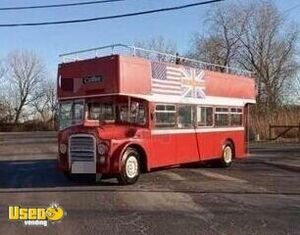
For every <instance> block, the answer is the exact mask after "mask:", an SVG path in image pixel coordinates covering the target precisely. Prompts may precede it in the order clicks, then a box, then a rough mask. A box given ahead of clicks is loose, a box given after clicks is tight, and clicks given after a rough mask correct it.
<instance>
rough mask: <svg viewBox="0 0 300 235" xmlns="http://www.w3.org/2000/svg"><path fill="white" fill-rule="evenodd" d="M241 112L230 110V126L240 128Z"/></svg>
mask: <svg viewBox="0 0 300 235" xmlns="http://www.w3.org/2000/svg"><path fill="white" fill-rule="evenodd" d="M242 114H243V110H242V109H241V108H231V109H230V121H231V126H241V125H242V123H243V121H242V120H243V119H242Z"/></svg>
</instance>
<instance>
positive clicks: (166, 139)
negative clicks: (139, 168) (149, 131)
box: [149, 134, 177, 168]
mask: <svg viewBox="0 0 300 235" xmlns="http://www.w3.org/2000/svg"><path fill="white" fill-rule="evenodd" d="M176 149H177V142H176V139H175V138H174V136H173V135H168V134H167V135H152V136H151V157H150V159H149V163H150V168H154V167H161V166H167V165H172V164H174V163H175V162H176Z"/></svg>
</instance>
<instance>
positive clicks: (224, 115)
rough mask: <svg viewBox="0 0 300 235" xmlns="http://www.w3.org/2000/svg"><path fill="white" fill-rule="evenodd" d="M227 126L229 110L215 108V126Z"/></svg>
mask: <svg viewBox="0 0 300 235" xmlns="http://www.w3.org/2000/svg"><path fill="white" fill-rule="evenodd" d="M228 125H229V109H228V108H216V111H215V126H228Z"/></svg>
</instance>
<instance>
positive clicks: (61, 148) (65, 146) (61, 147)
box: [59, 144, 67, 154]
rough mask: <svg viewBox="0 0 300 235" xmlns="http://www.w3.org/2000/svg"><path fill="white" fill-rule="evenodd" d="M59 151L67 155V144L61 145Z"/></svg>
mask: <svg viewBox="0 0 300 235" xmlns="http://www.w3.org/2000/svg"><path fill="white" fill-rule="evenodd" d="M59 151H60V153H62V154H65V153H66V152H67V145H66V144H60V145H59Z"/></svg>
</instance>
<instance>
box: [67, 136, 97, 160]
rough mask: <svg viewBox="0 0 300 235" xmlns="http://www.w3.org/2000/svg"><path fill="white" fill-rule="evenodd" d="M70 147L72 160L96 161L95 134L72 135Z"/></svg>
mask: <svg viewBox="0 0 300 235" xmlns="http://www.w3.org/2000/svg"><path fill="white" fill-rule="evenodd" d="M69 148H70V149H69V154H70V158H71V161H94V158H95V152H96V144H95V139H94V137H93V136H91V135H74V136H71V137H70V144H69Z"/></svg>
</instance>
